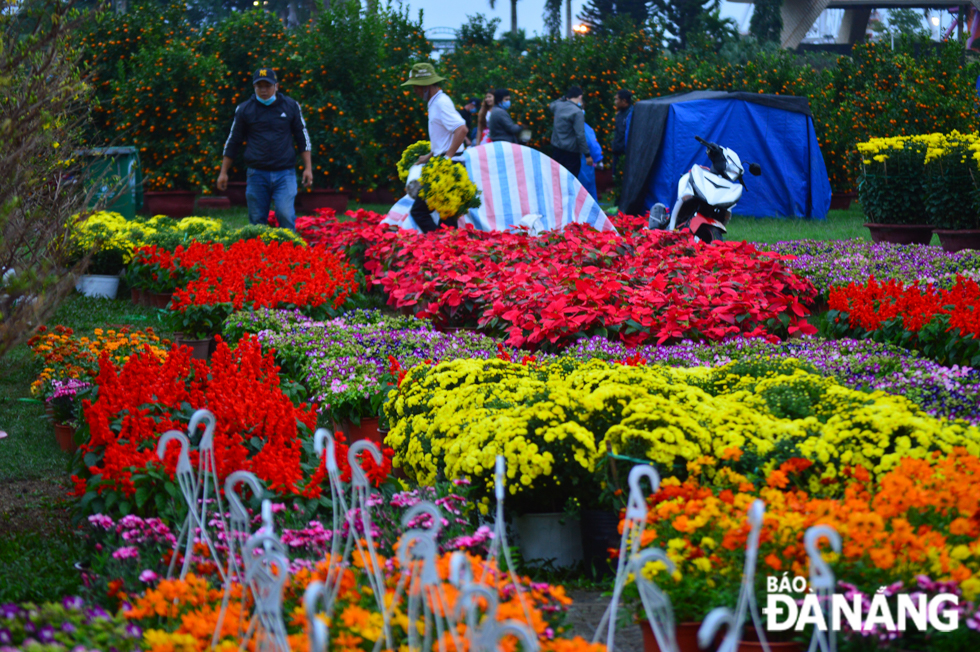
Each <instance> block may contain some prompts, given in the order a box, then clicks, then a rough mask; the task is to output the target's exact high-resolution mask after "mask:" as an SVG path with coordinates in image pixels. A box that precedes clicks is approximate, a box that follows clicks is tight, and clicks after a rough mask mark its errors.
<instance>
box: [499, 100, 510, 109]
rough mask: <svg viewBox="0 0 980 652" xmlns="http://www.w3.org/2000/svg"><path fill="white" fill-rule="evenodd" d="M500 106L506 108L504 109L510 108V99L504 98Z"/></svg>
mask: <svg viewBox="0 0 980 652" xmlns="http://www.w3.org/2000/svg"><path fill="white" fill-rule="evenodd" d="M500 108H501V109H504V110H507V109H509V108H510V100H504V101H503V102H501V103H500Z"/></svg>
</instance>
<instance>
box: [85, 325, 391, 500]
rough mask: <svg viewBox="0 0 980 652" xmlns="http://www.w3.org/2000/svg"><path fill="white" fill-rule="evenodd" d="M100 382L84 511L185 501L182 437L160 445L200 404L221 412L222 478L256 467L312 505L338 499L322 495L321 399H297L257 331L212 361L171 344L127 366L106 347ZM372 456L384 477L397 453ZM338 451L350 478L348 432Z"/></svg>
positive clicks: (91, 409)
mask: <svg viewBox="0 0 980 652" xmlns="http://www.w3.org/2000/svg"><path fill="white" fill-rule="evenodd" d="M93 382H94V384H95V385H96V391H97V395H96V399H95V400H94V401H92V400H85V401H83V407H84V416H85V422H86V426H87V427H84V428H83V430H82V433H81V434H82V439H83V440H84V443H83V444H82V446H81V447H80V453H79V454H78V455H76V457H75V461H74V472H75V475H73V476H72V480H73V482H74V483H75V495H76V496H77V497H78V498H79V499H80V500H79V502H78V505H77V508H78V510H79V511H80V513H81V514H82V515H86V514H96V513H104V514H109V515H113V514H120V515H125V514H129V513H135V514H143V515H145V514H156V515H160V516H167V517H168V518H172V517H173V516H174V515H175V514H176V513H178V512H179V511H180V510H181V509H182V507H183V506H182V505H181V500H182V499H181V498H180V496H179V493H178V491H177V485H176V483H175V480H174V472H175V469H176V465H177V460H178V456H179V454H180V447H179V446H177V445H171V446H170V447H169V448H168V449H167V452H166V457H165V459H164V460H163V462H162V463H161V462H160V461H159V459H158V458H157V456H156V447H157V442H158V441H159V439H160V436H161V435H162V434H163V433H165V432H167V431H168V430H180V431H183V432H186V431H187V424H188V422H189V420H190V417H191V414H192V413H193V411H194V410H196V409H198V408H207V409H208V410H210V411H211V412H212V413H213V414H214V415H215V418H216V420H217V425H216V428H215V430H214V433H213V446H214V458H215V464H216V474H217V477H218V480H219V481H220V482H223V481H224V478H225V477H226V476H227V475H228V474H229V473H231V472H233V471H237V470H247V471H251V472H252V473H254V474H255V475H256V476H258V478H259V479H260V480H261V481H262V483H263V484H264V486H265V488H266V490H267V491H269V492H272V493H274V494H277V495H280V496H285V497H289V498H290V500H291V502H292V503H293V504H296V505H298V506H299V507H300V508H302V509H304V510H305V511H306V513H307V514H309V515H312V514H313V513H315V512H316V511H317V510H318V509H320V508H321V507H326V506H327V505H326V503H329V500H328V499H326V498H322V494H323V486H324V483H325V479H326V467H325V464H324V462H323V460H322V459H320V458H318V457H317V456H316V454H315V453H314V451H313V437H312V435H313V431H314V429H315V428H316V413H315V406H313V405H309V404H306V403H301V404H299V405H296V404H294V403H293V402H292V400H291V399H290V398H289V396H287V394H286V393H285V391H284V388H283V386H282V385H281V384H280V378H279V374H278V368H277V367H276V366H275V363H274V361H273V359H272V356H271V355H270V354H263V353H262V349H261V345H260V344H259V343H258V342H257V341H256V340H255V339H254V338H252V337H246V338H244V339H242V340H241V341H240V342H239V343H238V345H237V347H236V348H235V350H234V351H232V350H231V349H230V348H229V347H228V345H227V344H226V343H224V342H219V343H218V346H217V350H216V351H215V353H214V356H213V357H212V359H211V361H210V363H206V362H204V361H201V360H191V359H190V350H189V349H188V348H187V347H179V348H177V347H175V348H173V349H171V350H170V352H169V353H168V355H167V357H166V359H165V360H163V361H161V360H159V359H158V358H157V357H156V356H155V355H153V354H151V353H149V352H144V353H138V354H135V355H133V356H131V357H130V358H129V360H128V361H127V362H126V363H125V364H124V365H122V366H121V367H118V368H117V366H116V365H115V364H113V363H112V361H111V360H110V359H108V357H107V356H104V357H103V359H102V360H101V365H100V371H99V375H98V376H97V377H96V378H95V379H94V381H93ZM202 427H203V424H202ZM202 434H203V432H196V433H190V442H189V443H190V445H191V450H190V451H188V453H189V454H190V455H191V459H193V460H194V461H195V462H196V458H197V454H198V447H199V445H200V438H201V436H202ZM364 458H365V462H364V464H365V467H366V469H367V473H368V477H369V478H370V479H371V480H372V481H373V482H375V483H376V484H378V483H380V482H382V481H383V480H384V479H385V478H386V477H387V476H388V472H389V470H390V459H389V458H388V457H385V458H384V460H383V461H382V463H381V464H380V465H377V464H375V463H374V461H373V459H371V458H369V457H368V456H364ZM337 459H338V461H339V463H340V464H341V468H342V469H343V472H344V474H345V476H346V477H347V478H348V480H349V477H350V470H349V468H347V462H346V460H347V447H346V445H345V444H344V440H343V437H342V436H340V435H338V443H337Z"/></svg>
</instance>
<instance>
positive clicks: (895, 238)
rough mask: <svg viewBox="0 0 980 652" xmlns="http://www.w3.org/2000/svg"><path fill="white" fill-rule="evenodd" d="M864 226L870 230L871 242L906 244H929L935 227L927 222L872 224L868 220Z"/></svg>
mask: <svg viewBox="0 0 980 652" xmlns="http://www.w3.org/2000/svg"><path fill="white" fill-rule="evenodd" d="M864 226H866V227H868V231H870V232H871V241H872V242H889V243H891V244H906V245H907V244H923V245H927V244H929V242H930V241H931V240H932V231H933V229H934V228H935V227H933V226H930V225H928V224H872V223H870V222H869V223H867V224H865V225H864Z"/></svg>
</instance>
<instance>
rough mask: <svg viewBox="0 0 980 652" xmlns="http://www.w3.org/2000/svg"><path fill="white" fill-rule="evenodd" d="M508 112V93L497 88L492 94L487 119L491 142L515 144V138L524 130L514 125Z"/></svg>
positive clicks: (503, 89) (504, 89)
mask: <svg viewBox="0 0 980 652" xmlns="http://www.w3.org/2000/svg"><path fill="white" fill-rule="evenodd" d="M508 111H510V91H509V90H507V89H506V88H498V89H497V90H495V91H494V92H493V109H492V110H491V111H490V117H489V118H488V119H487V125H488V126H489V129H490V140H492V141H493V142H497V141H502V142H505V143H516V142H517V137H518V136H519V135H520V133H521V130H522V129H524V127H522V126H521V125H519V124H515V123H514V121H513V120H512V119H511V117H510V113H508Z"/></svg>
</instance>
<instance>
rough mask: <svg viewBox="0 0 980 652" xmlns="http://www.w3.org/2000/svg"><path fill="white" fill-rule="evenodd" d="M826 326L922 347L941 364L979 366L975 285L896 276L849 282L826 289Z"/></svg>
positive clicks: (979, 299)
mask: <svg viewBox="0 0 980 652" xmlns="http://www.w3.org/2000/svg"><path fill="white" fill-rule="evenodd" d="M829 304H830V313H828V316H829V318H830V329H831V332H832V333H833V334H834V335H836V336H838V337H860V338H872V339H874V340H876V341H879V342H889V343H893V344H897V345H899V346H902V347H903V348H907V349H914V350H918V351H921V352H922V353H923V354H924V355H926V356H928V357H930V358H932V359H933V360H936V361H938V362H941V363H949V364H966V365H971V366H978V365H980V285H978V284H977V282H976V281H975V280H973V279H971V278H964V277H957V279H956V282H955V283H954V284H953V285H952V286H951V287H950V288H949V289H943V288H937V287H934V286H932V285H924V286H923V285H919V284H918V283H913V284H911V285H905V284H904V283H901V282H899V281H884V282H880V283H879V282H878V281H877V280H876V279H875V278H873V277H872V278H871V279H869V280H868V281H867V283H861V284H859V283H851V284H849V285H847V286H845V287H836V288H832V289H831V291H830V299H829Z"/></svg>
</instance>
